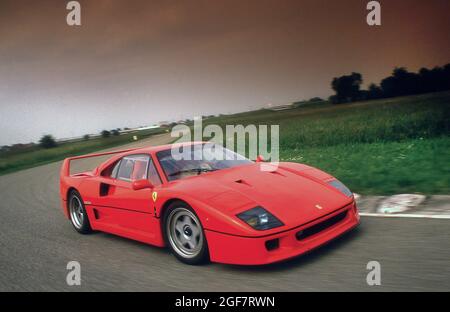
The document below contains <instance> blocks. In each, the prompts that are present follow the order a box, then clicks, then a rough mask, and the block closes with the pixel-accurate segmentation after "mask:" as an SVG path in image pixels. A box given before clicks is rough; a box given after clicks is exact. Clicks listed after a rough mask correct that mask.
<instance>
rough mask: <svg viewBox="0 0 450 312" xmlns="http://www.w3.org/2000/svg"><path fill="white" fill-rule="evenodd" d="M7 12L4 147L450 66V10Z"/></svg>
mask: <svg viewBox="0 0 450 312" xmlns="http://www.w3.org/2000/svg"><path fill="white" fill-rule="evenodd" d="M367 2H368V1H365V0H339V1H337V0H336V1H331V0H329V1H324V0H305V1H302V0H292V1H287V0H286V1H284V0H273V1H268V0H257V1H253V0H251V1H248V0H239V1H235V0H226V1H225V0H222V1H218V0H209V1H191V0H185V1H156V0H155V1H153V0H147V1H119V0H95V1H94V0H90V1H80V3H81V6H82V26H80V27H69V26H68V25H67V24H66V14H67V10H66V8H65V6H66V3H67V1H64V0H54V1H24V0H11V1H8V0H1V2H0V105H1V106H0V145H2V144H11V143H17V142H29V141H36V140H38V138H39V137H40V136H41V135H42V134H45V133H50V134H53V135H55V136H56V137H59V138H61V137H71V136H78V135H83V134H85V133H92V132H98V131H99V130H102V129H111V128H116V127H126V126H128V127H132V126H139V125H147V124H151V123H153V122H156V121H159V120H172V119H181V118H192V117H193V116H197V115H201V114H214V113H228V112H235V111H243V110H248V109H251V108H258V107H262V106H264V105H266V104H267V103H274V104H283V103H287V102H290V101H292V100H297V99H307V98H310V97H313V96H322V97H326V96H328V95H330V94H331V93H332V91H331V89H330V81H331V79H332V77H334V76H337V75H342V74H346V73H349V72H351V71H358V72H361V73H362V74H363V77H364V81H365V83H367V84H368V83H370V82H379V80H380V79H381V78H383V77H385V76H386V75H388V74H389V73H390V72H391V70H392V68H393V67H394V66H405V67H407V68H408V69H410V70H414V71H415V70H418V69H419V68H420V67H423V66H425V67H432V66H436V65H443V64H445V63H447V62H449V61H450V57H449V56H450V40H449V39H450V37H449V29H450V19H449V16H448V12H450V1H448V0H430V1H423V0H389V1H386V0H385V1H380V2H381V5H382V26H381V27H369V26H368V25H367V24H366V14H367V11H366V4H367Z"/></svg>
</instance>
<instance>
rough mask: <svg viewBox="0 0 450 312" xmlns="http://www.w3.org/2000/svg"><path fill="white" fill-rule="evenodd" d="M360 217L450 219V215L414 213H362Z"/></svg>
mask: <svg viewBox="0 0 450 312" xmlns="http://www.w3.org/2000/svg"><path fill="white" fill-rule="evenodd" d="M359 215H360V216H362V217H382V218H425V219H450V215H425V214H414V213H398V214H381V213H370V212H360V213H359Z"/></svg>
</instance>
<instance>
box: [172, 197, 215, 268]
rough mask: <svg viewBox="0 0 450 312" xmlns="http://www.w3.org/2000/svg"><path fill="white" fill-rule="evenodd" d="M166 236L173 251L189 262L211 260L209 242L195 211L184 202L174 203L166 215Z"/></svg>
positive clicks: (197, 262) (180, 258)
mask: <svg viewBox="0 0 450 312" xmlns="http://www.w3.org/2000/svg"><path fill="white" fill-rule="evenodd" d="M164 228H165V229H164V234H165V235H164V236H165V238H166V242H167V245H168V246H169V248H170V249H171V251H172V253H173V254H174V255H175V256H176V257H177V258H178V259H179V260H180V261H182V262H184V263H187V264H201V263H204V262H206V261H207V260H209V254H208V244H207V242H206V238H205V235H204V232H203V228H202V225H201V223H200V220H199V219H198V217H197V215H196V214H195V212H194V211H193V210H192V208H190V207H189V206H188V205H187V204H185V203H183V202H174V203H172V204H171V205H170V206H169V207H168V210H167V213H165V217H164Z"/></svg>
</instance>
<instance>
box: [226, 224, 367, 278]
mask: <svg viewBox="0 0 450 312" xmlns="http://www.w3.org/2000/svg"><path fill="white" fill-rule="evenodd" d="M363 233H364V228H363V227H362V226H361V225H360V226H358V227H357V228H355V229H353V230H351V231H349V232H347V233H345V234H343V235H342V236H340V237H338V238H336V239H334V240H332V241H330V242H328V243H326V244H325V245H322V246H320V247H318V248H316V249H313V250H311V251H309V252H307V253H305V254H302V255H299V256H297V257H294V258H290V259H287V260H284V261H281V262H276V263H272V264H266V265H244V266H243V265H225V264H221V266H222V269H223V270H228V271H240V272H252V273H254V272H268V271H273V272H275V271H285V270H290V269H293V268H294V267H298V266H304V265H307V264H309V263H312V262H314V261H317V260H318V259H320V258H322V257H325V256H329V255H330V254H331V253H332V252H333V251H334V250H335V249H338V248H341V247H343V246H345V245H346V244H349V243H350V242H351V241H353V240H355V239H357V238H358V237H359V236H361V235H362V234H363Z"/></svg>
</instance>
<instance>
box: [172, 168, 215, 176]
mask: <svg viewBox="0 0 450 312" xmlns="http://www.w3.org/2000/svg"><path fill="white" fill-rule="evenodd" d="M216 170H218V169H213V168H211V169H208V168H192V169H185V170H180V171H175V172H172V173H171V174H169V177H173V176H177V175H180V174H182V173H192V172H194V173H197V174H201V173H203V172H211V171H216Z"/></svg>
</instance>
